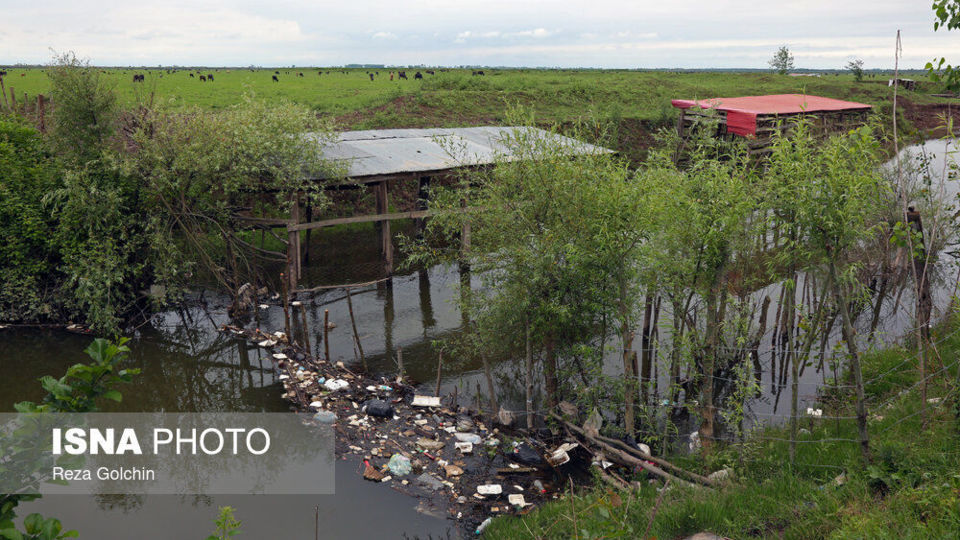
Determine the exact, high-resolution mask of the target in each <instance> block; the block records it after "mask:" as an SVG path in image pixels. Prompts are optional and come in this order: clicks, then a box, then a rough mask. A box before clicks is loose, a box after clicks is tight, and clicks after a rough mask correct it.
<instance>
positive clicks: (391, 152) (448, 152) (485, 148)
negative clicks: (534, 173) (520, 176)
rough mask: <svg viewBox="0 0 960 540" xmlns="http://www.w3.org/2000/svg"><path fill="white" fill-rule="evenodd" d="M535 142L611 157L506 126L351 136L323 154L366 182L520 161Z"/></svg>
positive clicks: (349, 133)
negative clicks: (520, 150) (524, 144)
mask: <svg viewBox="0 0 960 540" xmlns="http://www.w3.org/2000/svg"><path fill="white" fill-rule="evenodd" d="M531 137H533V138H539V139H544V140H550V141H553V142H556V143H557V144H558V145H561V146H562V147H564V148H568V149H569V151H570V152H572V153H575V154H595V153H602V152H612V151H611V150H608V149H606V148H602V147H599V146H594V145H592V144H587V143H585V142H582V141H578V140H576V139H571V138H569V137H564V136H562V135H556V134H553V133H550V132H548V131H544V130H542V129H537V128H531V127H502V126H486V127H470V128H435V129H379V130H367V131H346V132H342V133H339V134H338V139H337V141H336V142H333V143H323V144H322V146H321V149H320V151H321V154H322V156H323V158H324V159H328V160H333V161H337V162H342V163H344V165H345V166H346V176H348V177H350V178H362V177H365V176H376V175H389V174H403V173H417V172H427V171H439V170H446V169H453V168H457V167H464V166H472V165H487V164H492V163H494V162H495V161H497V159H506V160H514V159H520V157H519V156H517V155H515V154H516V151H517V145H516V144H511V142H513V143H515V142H516V141H517V140H518V139H524V138H531ZM528 150H529V148H528Z"/></svg>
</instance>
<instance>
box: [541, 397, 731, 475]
mask: <svg viewBox="0 0 960 540" xmlns="http://www.w3.org/2000/svg"><path fill="white" fill-rule="evenodd" d="M551 416H552V417H553V418H555V419H556V420H557V421H559V422H560V423H561V424H562V425H563V426H564V427H565V428H566V429H567V431H568V432H569V433H572V434H573V435H575V436H577V437H579V438H580V439H581V440H583V441H586V442H589V443H591V444H593V445H594V446H597V447H599V448H600V449H602V450H603V451H604V455H606V456H607V458H608V459H610V460H611V461H614V462H617V463H619V464H621V465H623V466H626V467H630V468H632V467H640V468H642V469H643V470H645V471H647V472H649V473H651V474H653V475H655V476H659V477H660V478H663V479H664V480H670V481H673V482H676V483H679V484H681V485H685V486H693V487H696V486H697V485H698V484H694V483H692V482H690V481H687V480H684V479H683V478H680V477H678V476H675V475H673V474H671V473H668V472H667V471H665V470H663V469H661V468H660V467H657V466H656V465H651V464H650V463H648V461H650V462H651V463H653V461H652V460H646V459H641V458H639V457H636V456H634V455H632V454H631V453H628V452H626V451H624V450H621V449H619V448H616V447H614V446H613V445H610V444H608V443H605V442H603V441H601V440H598V439H597V438H596V437H593V436H591V435H589V434H587V432H586V431H585V430H584V429H582V428H581V427H579V426H575V425H573V424H571V423H570V422H567V421H566V420H564V419H562V418H560V417H559V416H557V415H556V414H555V413H551ZM674 469H676V470H678V471H679V470H681V469H679V468H678V467H675V466H674ZM684 472H685V473H686V474H687V475H688V476H690V474H691V473H689V472H686V471H684ZM695 476H699V475H695ZM691 478H694V479H695V477H694V476H691ZM704 480H707V482H699V481H698V483H699V485H702V486H704V487H707V488H713V485H712V484H713V482H712V481H710V480H708V479H704Z"/></svg>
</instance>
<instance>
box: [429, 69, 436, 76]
mask: <svg viewBox="0 0 960 540" xmlns="http://www.w3.org/2000/svg"><path fill="white" fill-rule="evenodd" d="M427 74H428V75H436V73H434V72H433V70H432V69H428V70H427Z"/></svg>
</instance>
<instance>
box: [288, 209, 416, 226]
mask: <svg viewBox="0 0 960 540" xmlns="http://www.w3.org/2000/svg"><path fill="white" fill-rule="evenodd" d="M432 214H433V212H432V211H430V210H416V211H413V212H393V213H390V214H370V215H366V216H351V217H343V218H333V219H325V220H323V221H314V222H313V223H299V224H295V225H288V226H287V230H288V231H306V230H310V229H322V228H324V227H333V226H334V225H349V224H350V223H375V222H380V221H393V220H395V219H419V218H425V217H429V216H431V215H432Z"/></svg>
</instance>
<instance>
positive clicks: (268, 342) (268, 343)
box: [257, 339, 277, 348]
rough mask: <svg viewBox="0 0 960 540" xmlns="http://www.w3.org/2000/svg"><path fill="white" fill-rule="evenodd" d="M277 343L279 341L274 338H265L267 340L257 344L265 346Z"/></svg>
mask: <svg viewBox="0 0 960 540" xmlns="http://www.w3.org/2000/svg"><path fill="white" fill-rule="evenodd" d="M276 344H277V342H276V341H274V340H272V339H265V340H263V341H261V342H260V343H257V345H259V346H261V347H263V348H268V347H273V346H274V345H276Z"/></svg>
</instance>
